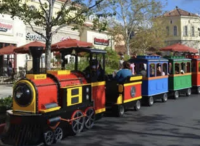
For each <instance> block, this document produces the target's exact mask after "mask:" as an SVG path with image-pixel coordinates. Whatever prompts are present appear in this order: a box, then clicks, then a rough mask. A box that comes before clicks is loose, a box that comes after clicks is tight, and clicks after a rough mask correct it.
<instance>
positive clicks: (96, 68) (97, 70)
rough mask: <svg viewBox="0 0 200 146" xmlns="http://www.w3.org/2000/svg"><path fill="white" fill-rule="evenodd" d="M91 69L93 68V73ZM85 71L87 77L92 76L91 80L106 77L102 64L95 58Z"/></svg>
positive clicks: (99, 79) (100, 79)
mask: <svg viewBox="0 0 200 146" xmlns="http://www.w3.org/2000/svg"><path fill="white" fill-rule="evenodd" d="M90 70H91V74H90ZM83 73H84V74H85V75H86V78H87V79H90V77H91V81H93V82H94V81H102V80H103V78H104V76H103V75H104V70H103V69H102V67H101V65H100V64H99V62H98V61H97V60H96V59H94V60H92V63H91V66H88V67H87V68H86V69H85V70H84V71H83Z"/></svg>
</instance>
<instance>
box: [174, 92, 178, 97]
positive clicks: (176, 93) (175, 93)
mask: <svg viewBox="0 0 200 146" xmlns="http://www.w3.org/2000/svg"><path fill="white" fill-rule="evenodd" d="M178 98H179V92H178V91H174V99H178Z"/></svg>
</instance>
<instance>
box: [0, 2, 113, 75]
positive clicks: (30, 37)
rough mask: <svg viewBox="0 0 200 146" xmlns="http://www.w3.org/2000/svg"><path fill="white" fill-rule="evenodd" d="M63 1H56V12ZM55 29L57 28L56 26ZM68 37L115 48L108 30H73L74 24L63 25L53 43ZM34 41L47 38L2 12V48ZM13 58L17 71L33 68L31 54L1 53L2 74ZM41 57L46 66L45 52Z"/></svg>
mask: <svg viewBox="0 0 200 146" xmlns="http://www.w3.org/2000/svg"><path fill="white" fill-rule="evenodd" d="M62 3H63V0H57V1H56V3H55V8H54V14H56V12H58V11H59V9H60V8H61V6H62ZM28 4H29V5H30V6H31V7H33V8H38V7H39V2H38V1H37V0H31V1H29V3H28ZM67 7H68V6H67ZM90 25H92V24H91V23H90ZM33 28H34V30H36V31H38V32H40V33H43V34H45V30H44V29H43V28H41V27H37V26H33ZM53 29H56V27H55V28H53ZM68 38H72V39H77V40H81V41H86V42H91V43H93V44H94V47H95V48H97V49H104V48H105V47H110V48H113V45H112V44H113V41H112V39H111V36H109V35H107V33H106V32H104V33H99V32H98V31H92V30H90V29H89V28H88V27H84V30H83V31H80V30H72V26H66V27H63V28H62V29H60V30H59V31H58V32H57V33H56V34H54V35H53V38H52V44H54V43H57V42H60V41H62V40H64V39H68ZM33 41H40V42H42V43H45V40H44V39H43V38H42V37H41V36H40V35H38V34H36V33H35V32H34V31H33V30H32V29H31V27H30V26H29V25H25V24H24V23H23V22H22V21H21V20H20V19H18V18H14V19H11V17H10V15H4V14H0V49H1V48H3V47H5V46H7V45H10V44H12V45H15V46H17V47H19V46H22V45H25V44H28V43H30V42H33ZM52 57H53V53H52ZM11 58H15V60H14V64H15V65H14V66H13V68H16V69H17V71H19V67H22V68H26V69H27V70H30V69H31V68H32V58H31V56H30V55H29V54H17V55H16V57H14V56H13V55H0V75H2V74H1V72H3V71H1V70H6V68H7V65H8V60H9V59H11ZM41 58H42V59H41V62H42V64H41V67H45V60H44V59H45V54H43V55H42V57H41ZM67 58H68V60H71V56H70V55H68V56H67ZM52 59H53V58H52ZM54 59H55V58H54Z"/></svg>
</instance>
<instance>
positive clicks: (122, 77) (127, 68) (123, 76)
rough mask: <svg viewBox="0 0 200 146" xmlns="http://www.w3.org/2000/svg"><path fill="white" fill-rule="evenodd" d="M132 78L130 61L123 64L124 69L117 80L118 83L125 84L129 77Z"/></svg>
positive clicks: (118, 74) (119, 72)
mask: <svg viewBox="0 0 200 146" xmlns="http://www.w3.org/2000/svg"><path fill="white" fill-rule="evenodd" d="M130 76H132V72H131V70H130V63H129V62H128V61H124V62H123V68H122V69H121V70H119V71H118V72H117V74H116V76H115V79H116V80H117V82H118V83H123V82H124V81H125V80H126V78H127V77H130Z"/></svg>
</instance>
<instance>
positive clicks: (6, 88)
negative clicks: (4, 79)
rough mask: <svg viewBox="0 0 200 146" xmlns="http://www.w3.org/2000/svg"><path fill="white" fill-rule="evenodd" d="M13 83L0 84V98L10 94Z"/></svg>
mask: <svg viewBox="0 0 200 146" xmlns="http://www.w3.org/2000/svg"><path fill="white" fill-rule="evenodd" d="M12 86H13V84H6V85H0V98H2V97H7V96H9V95H12Z"/></svg>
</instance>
